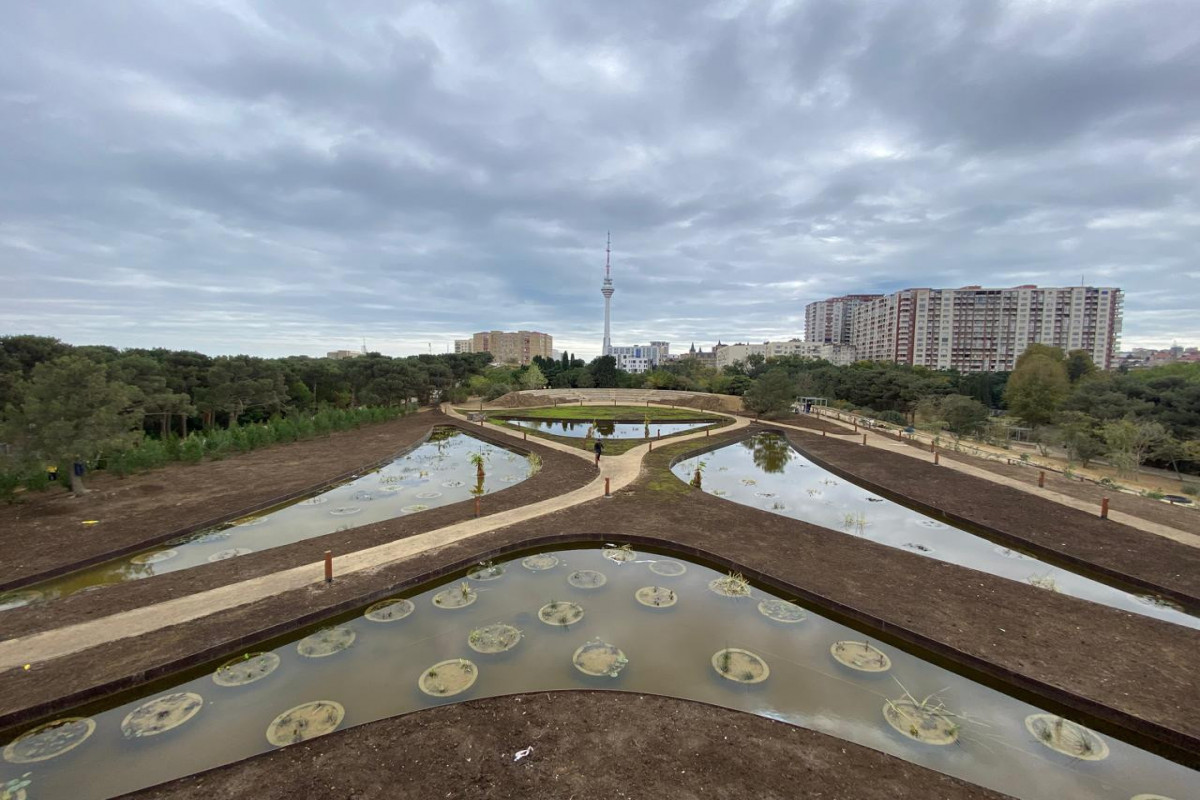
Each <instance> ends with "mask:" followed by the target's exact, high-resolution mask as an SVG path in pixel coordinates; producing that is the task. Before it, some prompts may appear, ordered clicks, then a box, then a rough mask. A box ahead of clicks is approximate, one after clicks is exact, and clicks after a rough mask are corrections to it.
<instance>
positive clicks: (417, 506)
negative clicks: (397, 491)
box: [400, 503, 429, 514]
mask: <svg viewBox="0 0 1200 800" xmlns="http://www.w3.org/2000/svg"><path fill="white" fill-rule="evenodd" d="M400 510H401V511H403V512H404V513H405V514H419V513H421V512H422V511H428V510H429V506H427V505H425V504H424V503H413V504H412V505H411V506H404V507H403V508H401V509H400Z"/></svg>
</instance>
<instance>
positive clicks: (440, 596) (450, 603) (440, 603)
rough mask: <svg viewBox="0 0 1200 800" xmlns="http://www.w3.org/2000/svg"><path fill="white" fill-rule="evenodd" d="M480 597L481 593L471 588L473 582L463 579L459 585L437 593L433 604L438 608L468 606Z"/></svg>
mask: <svg viewBox="0 0 1200 800" xmlns="http://www.w3.org/2000/svg"><path fill="white" fill-rule="evenodd" d="M478 599H479V594H478V593H477V592H476V591H475V590H474V589H472V588H471V584H469V583H467V582H466V581H463V582H462V583H461V584H459V585H458V586H455V587H453V588H450V589H443V590H442V591H440V592H438V593H437V594H435V595H434V596H433V604H434V605H435V606H437V607H438V608H451V609H453V608H466V607H467V606H469V605H471V604H472V603H474V602H475V601H476V600H478Z"/></svg>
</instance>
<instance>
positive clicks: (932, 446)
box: [929, 442, 937, 453]
mask: <svg viewBox="0 0 1200 800" xmlns="http://www.w3.org/2000/svg"><path fill="white" fill-rule="evenodd" d="M936 446H937V445H935V444H934V443H933V442H930V443H929V452H931V453H932V452H933V448H934V447H936Z"/></svg>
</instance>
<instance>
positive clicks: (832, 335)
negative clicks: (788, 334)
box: [804, 294, 883, 344]
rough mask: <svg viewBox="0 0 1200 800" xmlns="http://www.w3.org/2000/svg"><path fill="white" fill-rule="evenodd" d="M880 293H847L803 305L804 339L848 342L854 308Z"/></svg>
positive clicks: (836, 342) (876, 297)
mask: <svg viewBox="0 0 1200 800" xmlns="http://www.w3.org/2000/svg"><path fill="white" fill-rule="evenodd" d="M880 297H883V295H881V294H847V295H843V296H842V297H831V298H829V299H828V300H818V301H817V302H815V303H809V304H808V305H807V306H805V307H804V341H806V342H814V343H819V342H830V343H835V344H850V337H851V330H850V329H851V323H852V322H853V319H854V312H855V310H856V309H857V308H858V307H859V306H861V305H862V304H863V303H869V302H871V301H872V300H878V299H879V298H880Z"/></svg>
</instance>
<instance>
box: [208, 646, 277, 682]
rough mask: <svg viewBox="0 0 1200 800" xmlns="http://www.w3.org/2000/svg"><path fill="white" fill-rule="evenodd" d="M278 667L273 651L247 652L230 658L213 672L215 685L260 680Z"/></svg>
mask: <svg viewBox="0 0 1200 800" xmlns="http://www.w3.org/2000/svg"><path fill="white" fill-rule="evenodd" d="M278 668H279V656H277V655H275V654H274V653H247V654H246V655H244V656H238V657H237V658H231V659H229V660H228V661H226V662H225V663H224V664H222V665H221V666H219V667H217V670H216V672H214V673H213V676H212V679H213V683H215V684H216V685H217V686H245V685H246V684H249V683H254V682H255V681H261V680H262V679H263V678H265V677H267V676H268V675H270V674H271V673H272V672H274V671H275V670H277V669H278Z"/></svg>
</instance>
